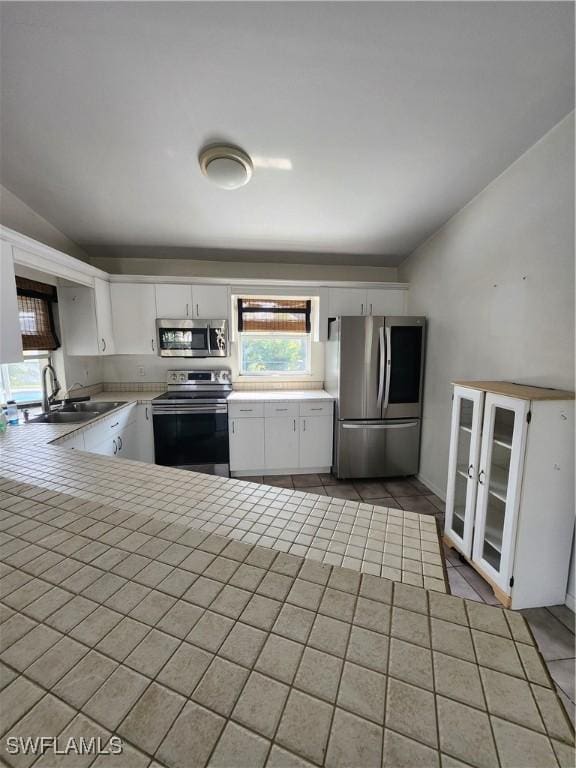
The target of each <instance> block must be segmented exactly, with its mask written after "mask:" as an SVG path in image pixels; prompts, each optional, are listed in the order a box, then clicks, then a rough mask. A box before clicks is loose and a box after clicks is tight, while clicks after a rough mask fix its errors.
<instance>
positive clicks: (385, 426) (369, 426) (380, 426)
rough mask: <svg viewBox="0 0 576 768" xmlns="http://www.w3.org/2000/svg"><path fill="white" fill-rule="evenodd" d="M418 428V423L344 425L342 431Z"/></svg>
mask: <svg viewBox="0 0 576 768" xmlns="http://www.w3.org/2000/svg"><path fill="white" fill-rule="evenodd" d="M417 426H418V422H417V421H404V422H402V423H401V424H342V429H406V428H407V427H417Z"/></svg>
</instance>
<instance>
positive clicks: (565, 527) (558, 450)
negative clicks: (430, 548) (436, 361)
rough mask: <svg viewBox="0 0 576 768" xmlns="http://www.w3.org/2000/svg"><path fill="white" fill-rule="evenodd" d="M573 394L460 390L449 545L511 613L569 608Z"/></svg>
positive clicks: (503, 387)
mask: <svg viewBox="0 0 576 768" xmlns="http://www.w3.org/2000/svg"><path fill="white" fill-rule="evenodd" d="M480 385H483V387H484V388H482V386H480ZM570 394H571V393H562V392H557V391H555V390H547V389H539V388H536V387H524V386H521V385H514V384H507V383H505V382H479V383H478V384H476V385H475V384H474V382H470V384H469V385H468V386H466V384H461V385H457V386H455V388H454V401H453V411H452V430H451V443H450V458H449V469H448V484H447V493H446V521H445V540H446V542H447V543H448V545H449V546H453V547H454V548H456V549H457V550H458V551H459V552H460V553H461V554H462V555H463V556H464V557H465V558H466V559H467V560H468V561H469V562H470V563H471V565H472V566H473V567H474V568H475V569H476V570H477V571H478V572H479V573H480V574H481V575H482V576H483V577H484V578H485V579H486V580H487V581H488V583H489V584H490V585H491V586H492V589H493V590H494V594H495V595H496V597H497V598H498V599H499V600H500V601H501V602H502V603H503V604H504V605H506V606H509V607H512V608H519V609H520V608H532V607H537V606H544V605H556V604H558V603H564V600H565V596H566V587H567V580H568V568H569V562H570V549H571V542H572V536H573V530H574V518H573V488H574V445H573V435H574V402H573V400H571V399H570Z"/></svg>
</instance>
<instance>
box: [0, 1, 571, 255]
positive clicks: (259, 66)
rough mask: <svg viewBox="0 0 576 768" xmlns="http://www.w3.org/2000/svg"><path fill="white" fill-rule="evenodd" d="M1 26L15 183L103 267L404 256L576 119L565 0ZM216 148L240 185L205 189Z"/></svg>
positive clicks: (259, 8) (103, 17) (126, 12)
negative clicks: (202, 160)
mask: <svg viewBox="0 0 576 768" xmlns="http://www.w3.org/2000/svg"><path fill="white" fill-rule="evenodd" d="M1 12H2V41H1V42H2V47H1V61H0V64H1V79H2V82H1V85H2V101H1V108H2V109H1V142H2V143H1V150H2V154H1V166H0V181H1V182H2V183H3V184H4V185H5V186H6V187H7V188H8V189H10V190H11V191H12V192H13V193H14V194H16V195H17V196H18V197H20V198H21V199H22V200H24V201H25V202H26V203H27V204H28V205H30V206H31V207H32V208H33V209H34V210H36V211H37V212H38V213H39V214H41V215H42V216H44V217H45V218H46V219H48V220H49V221H50V222H51V223H52V224H54V225H55V226H57V227H58V228H59V229H61V230H62V231H63V232H64V233H66V235H68V236H69V237H70V238H72V239H73V240H75V241H76V242H77V243H79V244H80V245H82V246H83V247H85V248H86V249H87V251H88V252H89V253H92V254H101V255H114V254H118V255H120V254H121V255H130V254H131V253H136V254H137V253H138V252H139V247H140V246H142V247H143V248H144V249H145V251H146V252H147V255H150V253H152V254H153V253H154V247H156V246H159V247H161V249H162V250H161V253H162V255H168V256H169V255H170V254H171V253H174V254H177V255H179V256H181V255H182V254H189V255H192V256H194V255H196V256H198V257H199V258H202V254H203V253H204V252H205V249H211V250H212V252H216V251H218V250H221V249H225V252H226V253H228V254H229V257H230V258H233V256H234V251H235V250H236V251H237V252H238V253H242V254H243V256H242V258H243V259H244V260H245V259H246V252H247V251H274V250H277V251H282V252H284V253H286V252H288V253H290V252H301V253H306V254H308V256H307V257H306V258H308V259H309V260H311V261H313V260H314V253H315V252H317V253H318V254H323V257H322V258H323V260H328V261H329V260H330V258H331V257H330V256H327V254H332V255H333V258H334V261H342V258H343V257H342V254H348V255H350V258H353V260H354V262H355V263H358V264H362V263H364V264H379V265H394V264H398V263H399V262H400V261H402V259H403V258H404V257H405V256H406V255H407V254H408V253H410V252H411V251H412V250H413V249H414V248H415V247H416V246H417V245H418V244H419V243H420V242H422V241H423V240H424V239H425V238H426V237H427V236H429V235H430V234H431V233H432V232H433V231H434V230H435V229H437V228H438V227H439V226H440V225H441V224H442V223H443V222H444V221H446V219H448V218H449V217H450V216H451V215H452V214H453V213H455V212H456V211H457V210H458V209H459V208H461V207H462V206H463V205H464V204H465V203H466V202H467V201H468V200H470V199H471V198H472V197H473V196H474V195H475V194H476V193H478V192H479V191H480V190H481V189H482V188H483V187H484V186H486V184H487V183H489V182H490V180H491V179H493V178H494V177H495V176H497V175H498V174H499V173H500V172H502V171H503V170H504V169H505V168H506V167H507V166H508V165H509V164H510V163H511V162H513V161H514V160H515V159H516V158H517V157H518V156H519V155H520V154H522V153H523V152H524V151H525V150H526V149H527V148H528V147H530V146H531V145H532V144H533V143H534V142H536V141H537V140H538V139H539V138H540V137H541V136H542V135H543V134H544V133H546V132H547V131H548V130H549V129H550V128H552V126H554V125H555V124H556V123H557V122H558V121H559V120H560V119H561V118H562V117H564V116H565V115H566V114H567V113H568V112H569V111H571V110H572V109H573V94H574V82H573V74H572V73H573V28H574V27H573V13H574V9H573V5H572V3H569V2H493V3H492V2H446V3H444V2H380V3H378V2H367V3H361V2H341V3H340V2H335V3H331V2H318V3H316V2H277V3H276V2H269V3H258V2H254V3H252V2H230V3H228V2H166V3H165V2H145V3H139V2H129V3H114V2H82V3H67V2H62V3H50V2H39V3H34V2H24V3H19V2H15V3H3V4H2V11H1ZM219 140H224V141H227V142H232V143H234V144H237V145H239V146H241V147H242V148H243V149H245V150H246V151H247V152H248V153H250V154H251V155H252V157H253V158H255V161H256V168H255V172H254V176H253V179H252V181H251V182H250V183H249V184H248V185H247V186H246V187H243V188H241V189H239V190H237V191H234V192H229V191H223V190H221V189H218V188H216V187H214V186H212V185H211V184H210V183H209V182H208V181H207V180H206V179H205V178H204V177H203V176H202V175H201V173H200V170H199V167H198V162H197V156H198V152H199V150H200V149H201V148H202V147H203V146H204V145H205V144H207V143H212V142H214V141H219ZM279 160H280V161H283V162H278V161H279ZM278 165H280V166H283V167H275V166H278ZM266 166H268V167H266ZM270 166H272V167H270ZM204 257H205V256H204ZM297 258H298V257H297V256H296V255H295V260H297Z"/></svg>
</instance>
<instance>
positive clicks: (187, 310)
mask: <svg viewBox="0 0 576 768" xmlns="http://www.w3.org/2000/svg"><path fill="white" fill-rule="evenodd" d="M186 317H190V307H189V305H188V302H186Z"/></svg>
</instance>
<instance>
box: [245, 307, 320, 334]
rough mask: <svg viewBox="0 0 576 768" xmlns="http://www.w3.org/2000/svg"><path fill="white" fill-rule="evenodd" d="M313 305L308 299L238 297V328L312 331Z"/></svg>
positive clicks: (268, 330)
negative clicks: (311, 312)
mask: <svg viewBox="0 0 576 768" xmlns="http://www.w3.org/2000/svg"><path fill="white" fill-rule="evenodd" d="M311 305H312V302H311V301H310V300H306V299H238V330H239V331H241V332H242V331H243V332H246V331H252V332H259V333H263V332H273V333H310V311H311Z"/></svg>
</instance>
